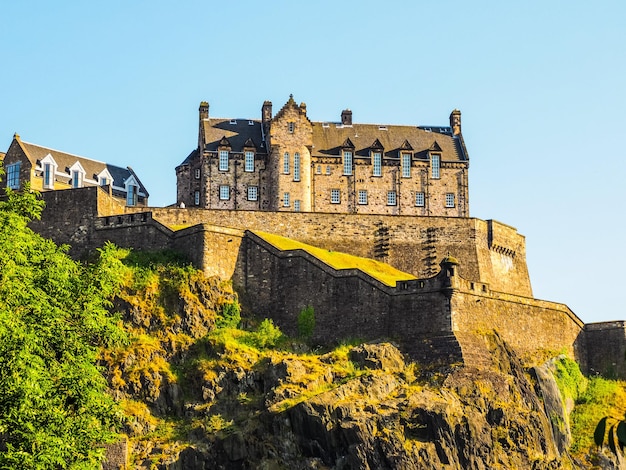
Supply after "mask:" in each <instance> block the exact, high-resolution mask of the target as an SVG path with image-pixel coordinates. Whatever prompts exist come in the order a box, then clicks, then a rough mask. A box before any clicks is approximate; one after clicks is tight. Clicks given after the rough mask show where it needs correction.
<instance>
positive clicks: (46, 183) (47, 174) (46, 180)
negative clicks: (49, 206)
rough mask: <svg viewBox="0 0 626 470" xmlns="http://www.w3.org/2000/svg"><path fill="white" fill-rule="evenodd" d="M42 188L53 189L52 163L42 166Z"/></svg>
mask: <svg viewBox="0 0 626 470" xmlns="http://www.w3.org/2000/svg"><path fill="white" fill-rule="evenodd" d="M43 187H44V188H46V189H53V188H54V168H53V167H52V163H44V164H43Z"/></svg>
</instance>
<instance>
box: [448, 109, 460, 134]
mask: <svg viewBox="0 0 626 470" xmlns="http://www.w3.org/2000/svg"><path fill="white" fill-rule="evenodd" d="M450 127H451V128H452V135H459V134H461V111H459V110H458V109H455V110H454V111H452V112H451V113H450Z"/></svg>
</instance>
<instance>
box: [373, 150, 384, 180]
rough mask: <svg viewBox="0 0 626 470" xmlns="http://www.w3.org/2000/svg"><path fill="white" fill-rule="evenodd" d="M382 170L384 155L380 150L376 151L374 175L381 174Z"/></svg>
mask: <svg viewBox="0 0 626 470" xmlns="http://www.w3.org/2000/svg"><path fill="white" fill-rule="evenodd" d="M382 174H383V172H382V155H381V153H380V152H374V173H373V175H374V176H381V175H382Z"/></svg>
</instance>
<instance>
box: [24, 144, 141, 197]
mask: <svg viewBox="0 0 626 470" xmlns="http://www.w3.org/2000/svg"><path fill="white" fill-rule="evenodd" d="M15 142H17V143H18V144H19V145H20V147H21V148H22V150H23V151H24V155H26V157H27V158H28V159H29V161H30V162H31V164H32V166H33V168H35V167H36V166H37V164H38V163H40V162H41V160H43V159H44V158H45V157H46V156H47V155H50V156H51V157H52V158H53V159H54V161H55V162H56V164H57V165H58V168H57V171H61V172H65V173H67V174H68V177H69V176H71V175H70V168H71V167H72V165H74V164H75V163H76V162H78V163H80V165H81V166H82V167H83V169H84V170H85V178H88V179H91V180H97V176H98V175H99V174H100V173H101V172H102V171H103V170H104V169H106V170H107V171H108V172H109V173H110V174H111V177H112V178H113V186H117V187H120V188H123V187H124V182H125V181H126V180H127V179H128V178H130V177H131V176H132V175H134V176H135V178H136V179H137V182H138V183H139V191H140V192H141V193H143V194H145V195H146V197H147V196H148V191H147V190H146V188H145V186H144V185H143V183H142V182H141V180H140V179H139V178H138V177H137V175H136V174H135V172H134V171H133V170H132V169H131V168H130V167H127V168H122V167H119V166H116V165H111V164H110V163H105V162H100V161H98V160H92V159H90V158H86V157H82V156H80V155H73V154H71V153H66V152H61V151H59V150H54V149H51V148H48V147H42V146H40V145H35V144H31V143H28V142H24V141H23V140H21V139H16V140H15Z"/></svg>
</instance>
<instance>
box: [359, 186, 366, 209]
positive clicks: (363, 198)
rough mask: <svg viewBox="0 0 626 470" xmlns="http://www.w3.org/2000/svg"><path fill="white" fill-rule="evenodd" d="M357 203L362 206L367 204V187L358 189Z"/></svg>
mask: <svg viewBox="0 0 626 470" xmlns="http://www.w3.org/2000/svg"><path fill="white" fill-rule="evenodd" d="M358 202H359V204H360V205H362V206H364V205H367V189H359V200H358Z"/></svg>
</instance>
